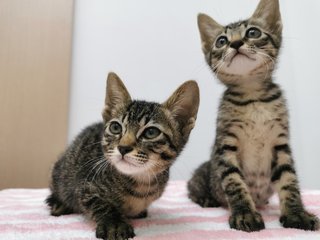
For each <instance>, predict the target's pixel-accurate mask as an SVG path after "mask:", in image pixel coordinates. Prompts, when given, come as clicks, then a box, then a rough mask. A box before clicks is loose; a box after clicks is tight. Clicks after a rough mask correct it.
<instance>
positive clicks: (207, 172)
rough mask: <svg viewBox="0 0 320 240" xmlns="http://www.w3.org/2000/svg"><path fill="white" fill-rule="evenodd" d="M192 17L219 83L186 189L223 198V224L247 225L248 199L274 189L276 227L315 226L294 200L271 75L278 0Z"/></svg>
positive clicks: (257, 201)
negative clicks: (209, 144) (207, 134)
mask: <svg viewBox="0 0 320 240" xmlns="http://www.w3.org/2000/svg"><path fill="white" fill-rule="evenodd" d="M198 25H199V29H200V34H201V39H202V44H203V45H202V46H203V52H204V54H205V58H206V61H207V62H208V64H209V66H210V67H211V68H212V70H213V72H214V73H215V74H216V76H217V77H218V79H219V80H221V82H222V83H224V84H225V86H226V87H227V89H226V91H225V92H224V95H223V97H222V100H221V103H220V107H219V113H218V119H217V132H216V140H215V144H214V147H213V151H212V155H211V160H210V161H208V162H205V163H204V164H202V165H201V166H200V167H199V168H198V169H197V170H196V171H195V173H194V175H193V177H192V179H191V180H190V181H189V183H188V189H189V197H190V198H191V199H192V200H193V201H194V202H196V203H198V204H199V205H201V206H203V207H218V206H220V205H223V206H228V207H229V208H230V211H231V216H230V219H229V224H230V227H231V228H235V229H239V230H243V231H248V232H250V231H258V230H260V229H263V228H264V227H265V226H264V222H263V219H262V217H261V215H260V213H259V212H258V211H257V208H256V207H257V206H263V205H264V204H266V203H267V202H268V199H269V197H270V196H271V195H272V194H273V191H274V190H275V191H276V192H277V193H278V194H279V198H280V208H281V217H280V222H281V223H282V225H283V226H284V227H288V228H300V229H305V230H317V229H319V220H318V218H317V217H315V216H314V215H313V214H310V213H308V212H307V211H306V210H305V208H304V206H303V203H302V201H301V194H300V191H299V186H298V180H297V176H296V172H295V168H294V164H293V159H292V155H291V149H290V146H289V129H288V126H289V125H288V113H287V108H286V103H285V99H284V97H283V95H282V92H281V90H280V88H279V86H278V85H277V84H275V83H273V81H272V72H273V69H274V68H275V62H276V60H277V57H278V53H279V49H280V45H281V32H282V24H281V17H280V10H279V2H278V0H261V1H260V3H259V5H258V7H257V9H256V10H255V12H254V14H253V16H252V17H251V18H250V19H248V20H246V21H240V22H236V23H232V24H229V25H227V26H225V27H224V26H221V25H219V24H218V23H217V22H215V21H214V20H213V19H211V18H210V17H209V16H206V15H204V14H200V15H199V16H198Z"/></svg>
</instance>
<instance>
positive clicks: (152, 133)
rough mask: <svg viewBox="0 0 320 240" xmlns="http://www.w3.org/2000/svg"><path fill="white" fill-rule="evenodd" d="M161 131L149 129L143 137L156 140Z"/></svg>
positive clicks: (154, 128)
mask: <svg viewBox="0 0 320 240" xmlns="http://www.w3.org/2000/svg"><path fill="white" fill-rule="evenodd" d="M160 133H161V131H160V130H159V129H158V128H156V127H149V128H147V129H146V130H145V131H144V134H143V136H144V137H145V138H147V139H152V138H156V137H158V136H159V135H160Z"/></svg>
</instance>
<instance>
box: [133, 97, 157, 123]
mask: <svg viewBox="0 0 320 240" xmlns="http://www.w3.org/2000/svg"><path fill="white" fill-rule="evenodd" d="M159 107H160V104H158V103H150V102H145V101H133V102H132V103H131V104H130V105H129V106H128V108H127V111H128V116H129V117H128V121H129V122H130V123H133V122H135V123H138V124H139V123H140V122H141V121H142V120H144V125H146V124H148V122H150V120H151V119H153V118H155V117H156V115H157V113H158V111H156V109H157V108H159Z"/></svg>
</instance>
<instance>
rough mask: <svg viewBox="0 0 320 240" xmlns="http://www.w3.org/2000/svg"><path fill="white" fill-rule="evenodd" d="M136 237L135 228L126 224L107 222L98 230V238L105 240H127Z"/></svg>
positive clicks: (99, 225)
mask: <svg viewBox="0 0 320 240" xmlns="http://www.w3.org/2000/svg"><path fill="white" fill-rule="evenodd" d="M134 236H135V234H134V230H133V227H132V226H131V225H130V224H128V223H126V222H106V223H104V224H98V226H97V229H96V237H97V238H102V239H104V240H127V239H129V238H133V237H134Z"/></svg>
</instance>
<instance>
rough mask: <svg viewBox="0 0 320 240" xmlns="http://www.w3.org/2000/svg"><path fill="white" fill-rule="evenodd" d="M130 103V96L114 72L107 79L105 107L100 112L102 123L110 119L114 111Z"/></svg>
mask: <svg viewBox="0 0 320 240" xmlns="http://www.w3.org/2000/svg"><path fill="white" fill-rule="evenodd" d="M130 102H131V97H130V94H129V92H128V90H127V88H126V87H125V86H124V84H123V82H122V81H121V79H120V78H119V77H118V75H117V74H115V73H114V72H110V73H109V75H108V77H107V89H106V98H105V107H104V110H103V112H102V117H103V119H104V121H107V120H109V119H110V117H111V116H112V115H113V114H114V113H115V111H116V110H118V109H120V108H123V107H125V106H126V105H128V104H129V103H130Z"/></svg>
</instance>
